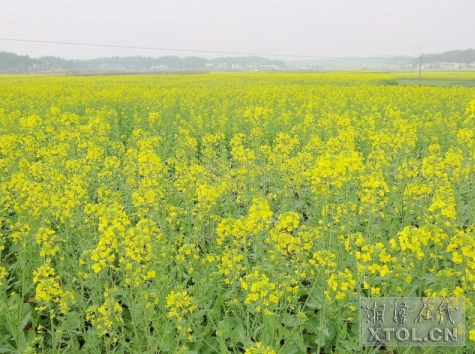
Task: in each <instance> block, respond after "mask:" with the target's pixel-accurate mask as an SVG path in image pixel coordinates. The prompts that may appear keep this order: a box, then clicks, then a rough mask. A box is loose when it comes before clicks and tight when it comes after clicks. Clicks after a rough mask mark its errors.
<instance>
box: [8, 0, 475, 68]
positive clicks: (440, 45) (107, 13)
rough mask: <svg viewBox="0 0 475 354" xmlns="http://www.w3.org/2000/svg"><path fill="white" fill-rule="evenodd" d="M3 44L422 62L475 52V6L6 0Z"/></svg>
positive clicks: (43, 51)
mask: <svg viewBox="0 0 475 354" xmlns="http://www.w3.org/2000/svg"><path fill="white" fill-rule="evenodd" d="M0 37H1V38H16V39H33V40H46V41H68V42H81V43H98V44H111V45H123V46H145V47H161V48H176V49H194V50H212V51H229V52H253V53H274V54H289V55H316V56H378V55H383V54H387V55H411V56H412V55H414V54H415V55H418V54H420V53H421V52H422V53H439V52H444V51H448V50H452V49H467V48H475V0H450V1H447V0H292V1H290V0H274V1H272V0H252V1H251V0H232V1H229V0H173V1H165V0H135V1H131V0H0ZM421 47H422V50H421ZM0 51H11V52H15V53H18V54H28V55H30V56H33V57H38V56H42V55H55V56H60V57H64V58H70V59H73V58H76V59H86V58H95V57H102V56H115V55H117V56H129V55H130V56H133V55H144V56H152V57H158V56H163V55H179V56H188V55H198V56H206V57H218V56H222V55H218V54H216V55H210V54H207V55H206V54H200V53H187V52H173V51H160V50H139V49H118V48H96V47H84V46H68V45H54V44H40V43H20V42H9V41H3V40H0ZM276 59H279V58H278V57H276ZM282 59H283V58H282Z"/></svg>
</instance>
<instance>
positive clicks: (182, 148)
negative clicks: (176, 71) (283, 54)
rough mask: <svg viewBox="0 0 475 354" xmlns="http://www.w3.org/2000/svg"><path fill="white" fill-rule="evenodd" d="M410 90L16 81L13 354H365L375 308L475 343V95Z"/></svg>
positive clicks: (321, 83) (8, 238)
mask: <svg viewBox="0 0 475 354" xmlns="http://www.w3.org/2000/svg"><path fill="white" fill-rule="evenodd" d="M411 75H412V74H411ZM411 75H408V76H406V75H401V78H402V79H407V80H410V79H411V78H413V76H411ZM426 75H427V77H429V76H430V75H432V76H430V77H432V78H433V79H434V80H435V79H437V80H444V79H447V78H449V79H453V78H454V75H455V74H453V73H452V74H444V73H433V74H429V73H428V74H426ZM458 75H459V76H457V78H458V79H460V80H462V81H463V80H465V81H467V80H473V79H474V77H475V75H474V74H472V73H466V74H463V73H459V74H458ZM394 83H395V77H394V76H393V75H391V74H383V73H370V72H362V73H357V72H349V73H319V74H283V73H282V74H277V73H273V74H262V73H252V74H250V73H247V74H245V73H241V74H206V75H180V76H175V75H162V76H140V77H138V76H123V77H122V76H117V77H115V76H114V77H32V76H28V77H23V76H2V77H0V87H1V89H0V308H1V311H0V351H8V352H24V351H25V350H27V349H28V348H29V349H28V350H29V351H31V350H36V351H37V352H51V351H68V350H71V351H79V350H82V351H84V352H90V353H105V352H115V351H122V352H137V353H138V352H147V353H173V352H176V353H187V352H191V353H193V352H195V353H196V352H199V353H201V352H203V353H205V352H209V353H211V352H223V353H225V352H244V351H245V352H246V353H249V354H250V353H267V354H271V353H276V352H279V353H280V352H282V353H287V352H292V353H297V352H299V353H300V352H301V353H305V352H316V351H318V349H319V348H320V352H322V351H324V352H325V353H330V352H346V351H354V352H356V351H358V350H359V349H360V348H358V347H357V346H356V347H355V343H357V342H358V340H357V337H358V330H357V326H356V324H355V323H356V322H357V321H356V316H357V311H356V307H355V306H354V303H355V302H356V301H357V297H358V296H386V297H388V296H463V297H465V299H466V304H467V309H466V317H467V326H468V327H469V328H468V331H467V333H468V338H469V339H470V340H471V342H475V330H474V326H475V323H474V319H475V307H474V306H473V304H474V301H475V296H474V291H475V241H474V240H475V91H474V88H473V87H462V86H457V87H455V86H454V87H436V86H431V87H429V86H427V87H426V86H420V87H419V86H399V85H394ZM471 342H468V344H469V346H470V348H469V350H472V351H473V350H475V349H474V348H475V346H474V345H473V343H471Z"/></svg>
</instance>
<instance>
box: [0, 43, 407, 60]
mask: <svg viewBox="0 0 475 354" xmlns="http://www.w3.org/2000/svg"><path fill="white" fill-rule="evenodd" d="M0 40H2V41H11V42H27V43H45V44H62V45H78V46H88V47H102V48H122V49H145V50H161V51H169V52H171V51H173V52H191V53H209V54H228V55H230V54H232V55H253V56H269V57H287V58H313V59H375V60H376V59H377V60H401V59H410V58H409V57H408V58H381V57H379V58H378V57H329V56H318V55H299V54H297V55H292V54H273V53H249V52H227V51H216V50H197V49H175V48H162V47H141V46H128V45H115V44H95V43H79V42H60V41H46V40H35V39H19V38H0Z"/></svg>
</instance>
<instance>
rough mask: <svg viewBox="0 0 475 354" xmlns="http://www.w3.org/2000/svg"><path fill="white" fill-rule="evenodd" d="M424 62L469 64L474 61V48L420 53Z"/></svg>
mask: <svg viewBox="0 0 475 354" xmlns="http://www.w3.org/2000/svg"><path fill="white" fill-rule="evenodd" d="M422 61H423V62H424V63H437V62H448V63H454V62H455V63H465V64H470V63H473V62H474V61H475V49H467V50H451V51H450V52H445V53H442V54H422Z"/></svg>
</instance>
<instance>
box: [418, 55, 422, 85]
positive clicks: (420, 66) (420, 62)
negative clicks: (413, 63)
mask: <svg viewBox="0 0 475 354" xmlns="http://www.w3.org/2000/svg"><path fill="white" fill-rule="evenodd" d="M421 68H422V55H421V56H420V57H419V86H421Z"/></svg>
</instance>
